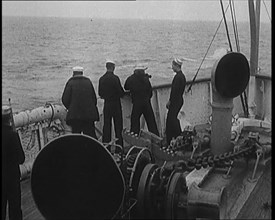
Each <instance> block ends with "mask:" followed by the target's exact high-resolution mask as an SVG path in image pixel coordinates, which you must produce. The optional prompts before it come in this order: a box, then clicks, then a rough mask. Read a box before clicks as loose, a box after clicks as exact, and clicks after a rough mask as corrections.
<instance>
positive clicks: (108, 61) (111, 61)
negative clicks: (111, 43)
mask: <svg viewBox="0 0 275 220" xmlns="http://www.w3.org/2000/svg"><path fill="white" fill-rule="evenodd" d="M107 63H112V64H114V65H116V64H115V62H114V61H113V60H110V59H107V60H106V64H107Z"/></svg>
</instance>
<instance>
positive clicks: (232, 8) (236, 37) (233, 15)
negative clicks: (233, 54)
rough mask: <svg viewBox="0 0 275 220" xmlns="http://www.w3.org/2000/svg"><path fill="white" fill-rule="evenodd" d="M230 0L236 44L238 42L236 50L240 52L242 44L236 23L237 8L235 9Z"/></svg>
mask: <svg viewBox="0 0 275 220" xmlns="http://www.w3.org/2000/svg"><path fill="white" fill-rule="evenodd" d="M232 2H233V1H232V0H230V1H229V4H230V10H231V17H232V25H233V30H234V36H235V42H236V48H237V51H238V52H240V44H239V36H238V29H237V22H236V14H235V7H234V2H233V3H232Z"/></svg>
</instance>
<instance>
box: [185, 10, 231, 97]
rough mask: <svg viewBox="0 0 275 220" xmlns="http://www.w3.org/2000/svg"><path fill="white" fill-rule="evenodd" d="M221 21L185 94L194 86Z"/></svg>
mask: <svg viewBox="0 0 275 220" xmlns="http://www.w3.org/2000/svg"><path fill="white" fill-rule="evenodd" d="M228 7H229V5H227V7H226V9H225V13H226V11H227V9H228ZM222 20H223V19H221V21H220V23H219V25H218V27H217V29H216V32H215V34H214V36H213V38H212V40H211V42H210V44H209V46H208V48H207V50H206V53H205V55H204V57H203V59H202V61H201V63H200V66H199V68H198V70H197V72H196V74H195V76H194V78H193V80H192V82H191V84H190V86H189V88H188V89H187V92H189V91H190V90H191V88H192V85H193V84H194V82H195V80H196V78H197V75H198V73H199V71H200V68H201V66H202V63H203V62H204V60H205V57H206V55H207V53H208V51H209V49H210V47H211V45H212V43H213V41H214V39H215V37H216V35H217V33H218V30H219V28H220V26H221V24H222Z"/></svg>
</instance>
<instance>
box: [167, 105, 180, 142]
mask: <svg viewBox="0 0 275 220" xmlns="http://www.w3.org/2000/svg"><path fill="white" fill-rule="evenodd" d="M181 107H182V105H176V106H171V105H170V107H169V110H168V113H167V118H166V141H167V144H168V145H169V144H170V141H171V140H172V138H176V137H177V136H179V135H180V134H181V127H180V121H179V119H178V114H179V111H180V109H181Z"/></svg>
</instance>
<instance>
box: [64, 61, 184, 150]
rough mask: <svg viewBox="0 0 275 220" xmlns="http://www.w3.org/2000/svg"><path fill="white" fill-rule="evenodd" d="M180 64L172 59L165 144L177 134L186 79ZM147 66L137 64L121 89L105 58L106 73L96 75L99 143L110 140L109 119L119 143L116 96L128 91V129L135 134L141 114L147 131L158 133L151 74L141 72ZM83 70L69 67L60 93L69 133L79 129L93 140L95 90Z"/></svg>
mask: <svg viewBox="0 0 275 220" xmlns="http://www.w3.org/2000/svg"><path fill="white" fill-rule="evenodd" d="M181 65H182V61H181V60H180V59H178V58H175V59H174V60H173V61H172V70H173V71H174V72H175V76H174V78H173V81H172V86H171V92H170V97H169V100H168V102H167V105H166V107H167V109H168V113H167V119H166V140H167V143H168V144H169V143H170V141H171V140H172V138H173V137H177V136H178V135H179V134H180V133H181V127H180V122H179V120H178V117H177V116H178V113H179V111H180V109H181V107H182V105H183V93H184V90H185V85H186V78H185V75H184V74H183V72H182V70H181ZM147 68H148V67H146V66H142V65H137V66H136V67H135V68H134V72H133V74H132V75H130V76H129V77H128V78H127V79H126V81H125V84H124V88H123V87H122V85H121V82H120V79H119V77H118V76H117V75H116V74H115V73H114V71H115V62H114V61H112V60H107V61H106V72H105V74H104V75H103V76H101V77H100V79H99V84H98V95H99V96H100V98H102V99H104V108H103V117H104V125H103V136H102V142H103V143H108V142H110V141H111V129H112V128H111V125H112V120H113V121H114V130H115V137H116V139H117V141H116V143H117V144H119V145H121V146H123V139H122V129H123V118H122V108H121V101H120V99H121V98H122V97H123V96H124V95H125V94H127V93H129V94H130V96H131V99H132V103H133V107H132V112H131V128H130V131H131V132H133V133H135V134H138V133H139V131H140V117H141V115H143V116H144V118H145V121H146V124H147V127H148V130H149V131H150V132H152V133H154V134H156V135H159V132H158V128H157V124H156V120H155V116H154V112H153V108H152V105H151V98H152V95H153V93H152V85H151V83H150V78H151V76H150V75H148V74H147V73H146V72H145V70H146V69H147ZM83 72H84V69H83V67H79V66H77V67H74V68H73V76H72V77H71V78H70V79H69V80H68V81H67V83H66V85H65V88H64V91H63V94H62V103H63V104H64V106H65V107H66V108H67V110H68V113H67V116H66V122H67V124H68V125H70V126H71V127H72V132H73V133H81V132H83V133H84V134H87V135H90V136H91V137H93V138H96V139H97V136H96V133H95V121H99V113H98V108H97V98H96V93H95V90H94V87H93V84H92V82H91V80H90V79H89V78H88V77H85V76H84V75H83Z"/></svg>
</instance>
